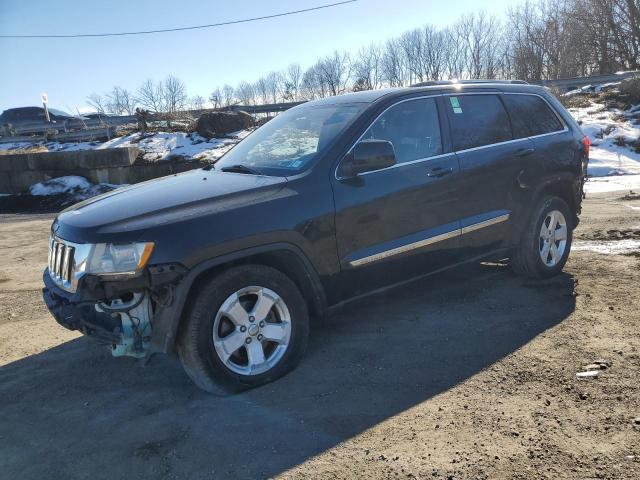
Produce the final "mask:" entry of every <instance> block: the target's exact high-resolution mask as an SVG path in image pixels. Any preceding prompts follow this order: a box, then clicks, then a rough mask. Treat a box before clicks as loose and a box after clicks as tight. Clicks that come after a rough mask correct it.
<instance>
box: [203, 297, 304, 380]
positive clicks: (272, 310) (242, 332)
mask: <svg viewBox="0 0 640 480" xmlns="http://www.w3.org/2000/svg"><path fill="white" fill-rule="evenodd" d="M290 340H291V316H290V314H289V309H288V308H287V305H286V304H285V302H284V300H283V299H282V297H280V296H279V295H278V294H277V293H276V292H274V291H273V290H270V289H268V288H265V287H259V286H249V287H245V288H242V289H240V290H238V291H237V292H235V293H233V294H231V295H230V296H229V297H227V299H226V300H225V301H224V302H223V303H222V306H221V307H220V309H219V310H218V312H217V313H216V316H215V319H214V322H213V345H214V347H215V351H216V353H217V355H218V357H219V358H220V360H221V361H222V363H223V364H224V365H225V366H226V367H227V368H228V369H229V370H231V371H233V372H235V373H238V374H241V375H259V374H261V373H264V372H266V371H268V370H270V369H271V368H273V367H274V366H275V365H276V364H277V363H278V362H279V361H280V360H281V359H282V357H283V356H284V354H285V352H286V351H287V347H288V346H289V342H290Z"/></svg>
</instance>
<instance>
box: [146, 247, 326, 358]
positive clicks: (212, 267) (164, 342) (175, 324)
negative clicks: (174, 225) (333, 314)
mask: <svg viewBox="0 0 640 480" xmlns="http://www.w3.org/2000/svg"><path fill="white" fill-rule="evenodd" d="M248 264H257V265H266V266H269V267H272V268H275V269H277V270H279V271H281V272H282V273H284V274H285V275H287V276H288V277H289V278H291V280H292V281H293V282H294V283H295V284H296V285H297V286H298V288H300V290H301V293H302V295H303V297H304V299H305V302H306V303H307V307H308V308H309V313H310V315H313V316H322V315H324V314H325V313H326V311H327V299H326V295H325V291H324V288H323V286H322V283H321V282H320V278H319V276H318V273H317V272H316V270H315V268H314V267H313V265H312V263H311V261H310V260H309V259H308V258H307V256H306V255H305V254H304V252H302V250H300V248H298V247H297V246H295V245H293V244H289V243H275V244H270V245H263V246H259V247H254V248H248V249H244V250H240V251H237V252H233V253H229V254H226V255H223V256H220V257H216V258H212V259H209V260H206V261H204V262H202V263H200V264H198V265H196V266H195V267H194V268H192V269H191V270H189V272H188V273H187V275H185V276H184V278H183V279H182V280H181V281H180V283H179V284H178V285H177V286H176V288H175V292H174V294H173V302H172V304H171V305H170V306H167V307H161V308H159V310H158V311H157V312H156V315H155V317H154V320H155V322H154V325H153V332H152V345H153V347H154V350H155V351H161V352H165V353H173V352H174V350H175V343H176V339H177V336H178V333H179V330H180V325H181V324H182V321H183V315H184V312H185V307H186V306H187V305H189V301H190V299H191V298H193V296H194V295H196V294H197V292H198V285H199V284H202V281H203V280H205V279H207V278H209V277H211V276H212V275H216V274H219V273H220V272H222V271H224V270H227V269H229V268H231V267H234V266H238V265H248Z"/></svg>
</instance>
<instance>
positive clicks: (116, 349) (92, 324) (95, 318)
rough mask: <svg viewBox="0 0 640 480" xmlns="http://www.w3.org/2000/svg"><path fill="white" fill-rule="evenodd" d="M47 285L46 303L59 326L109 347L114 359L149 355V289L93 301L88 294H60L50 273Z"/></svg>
mask: <svg viewBox="0 0 640 480" xmlns="http://www.w3.org/2000/svg"><path fill="white" fill-rule="evenodd" d="M44 282H45V288H44V289H43V292H42V293H43V297H44V301H45V303H46V305H47V308H48V309H49V311H50V312H51V314H52V315H53V317H54V318H55V319H56V321H57V322H58V323H59V324H60V325H62V326H63V327H65V328H67V329H69V330H77V331H80V332H82V333H83V334H84V335H86V336H88V337H91V338H93V339H95V340H97V341H99V342H100V343H102V344H106V345H109V346H110V348H111V353H112V354H113V355H114V356H125V355H126V356H132V357H137V358H142V357H146V356H148V355H149V353H150V352H151V350H152V348H151V345H150V343H151V334H152V317H153V302H152V300H151V294H150V291H149V290H148V289H140V290H139V291H132V292H127V293H123V294H120V295H119V296H117V297H113V298H109V299H105V298H102V299H98V298H95V299H94V298H91V296H90V295H89V294H87V293H88V292H83V293H82V294H70V293H68V292H66V291H64V290H61V289H60V288H59V287H57V286H56V285H55V283H54V282H53V281H52V280H51V278H50V277H49V273H48V271H45V273H44Z"/></svg>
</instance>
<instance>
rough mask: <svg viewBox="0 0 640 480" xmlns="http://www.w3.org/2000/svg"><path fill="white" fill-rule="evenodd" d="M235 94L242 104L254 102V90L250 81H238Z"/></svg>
mask: <svg viewBox="0 0 640 480" xmlns="http://www.w3.org/2000/svg"><path fill="white" fill-rule="evenodd" d="M236 96H237V97H238V101H239V102H240V103H241V104H242V105H255V104H256V91H255V89H254V88H253V85H251V84H250V83H247V82H240V84H239V85H238V87H237V88H236Z"/></svg>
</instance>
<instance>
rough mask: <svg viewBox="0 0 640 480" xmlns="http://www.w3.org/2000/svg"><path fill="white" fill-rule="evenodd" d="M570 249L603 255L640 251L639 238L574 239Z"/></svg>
mask: <svg viewBox="0 0 640 480" xmlns="http://www.w3.org/2000/svg"><path fill="white" fill-rule="evenodd" d="M571 250H577V251H580V250H586V251H590V252H596V253H602V254H605V255H620V254H625V253H631V252H639V251H640V240H633V239H624V240H608V241H600V242H598V241H575V242H573V245H571Z"/></svg>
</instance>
